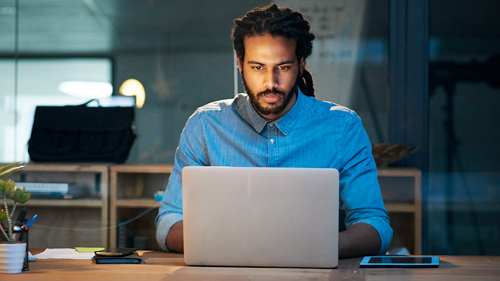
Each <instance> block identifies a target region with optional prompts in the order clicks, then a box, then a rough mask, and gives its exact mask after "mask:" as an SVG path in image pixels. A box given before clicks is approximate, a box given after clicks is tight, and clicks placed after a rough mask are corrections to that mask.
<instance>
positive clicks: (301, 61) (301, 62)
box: [299, 58, 306, 75]
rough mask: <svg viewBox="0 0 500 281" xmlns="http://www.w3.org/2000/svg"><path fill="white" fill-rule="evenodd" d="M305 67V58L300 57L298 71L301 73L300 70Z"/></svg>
mask: <svg viewBox="0 0 500 281" xmlns="http://www.w3.org/2000/svg"><path fill="white" fill-rule="evenodd" d="M305 67H306V59H305V58H301V59H300V61H299V73H300V74H301V75H302V72H303V71H304V68H305Z"/></svg>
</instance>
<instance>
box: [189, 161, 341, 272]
mask: <svg viewBox="0 0 500 281" xmlns="http://www.w3.org/2000/svg"><path fill="white" fill-rule="evenodd" d="M182 185H183V188H182V196H183V198H182V200H183V206H184V207H183V208H184V260H185V262H186V263H187V264H189V265H210V266H262V267H315V268H333V267H336V266H337V264H338V218H339V215H338V210H339V174H338V171H337V170H335V169H313V168H256V167H252V168H244V167H214V166H203V167H198V166H196V167H195V166H190V167H185V168H184V169H183V171H182Z"/></svg>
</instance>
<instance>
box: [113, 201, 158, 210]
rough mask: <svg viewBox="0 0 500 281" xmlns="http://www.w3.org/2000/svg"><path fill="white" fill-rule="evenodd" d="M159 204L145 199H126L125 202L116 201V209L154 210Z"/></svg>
mask: <svg viewBox="0 0 500 281" xmlns="http://www.w3.org/2000/svg"><path fill="white" fill-rule="evenodd" d="M160 204H161V202H158V201H154V200H147V199H126V200H116V202H115V206H116V207H127V208H154V207H160Z"/></svg>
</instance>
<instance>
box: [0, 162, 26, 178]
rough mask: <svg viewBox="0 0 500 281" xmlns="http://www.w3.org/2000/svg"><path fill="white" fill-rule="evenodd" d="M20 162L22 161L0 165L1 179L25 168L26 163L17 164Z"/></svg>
mask: <svg viewBox="0 0 500 281" xmlns="http://www.w3.org/2000/svg"><path fill="white" fill-rule="evenodd" d="M19 163H21V161H19V162H15V163H12V164H9V165H6V166H3V167H0V179H3V178H4V177H6V176H9V175H11V174H13V173H15V172H17V171H18V170H20V169H22V168H24V166H25V165H21V166H17V165H18V164H19Z"/></svg>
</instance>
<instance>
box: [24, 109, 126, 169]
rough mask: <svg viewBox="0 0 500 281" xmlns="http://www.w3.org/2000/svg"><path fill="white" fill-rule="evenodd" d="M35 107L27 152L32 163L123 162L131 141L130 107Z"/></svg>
mask: <svg viewBox="0 0 500 281" xmlns="http://www.w3.org/2000/svg"><path fill="white" fill-rule="evenodd" d="M91 101H93V100H90V101H88V102H86V103H84V104H82V105H73V106H37V107H36V111H35V119H34V121H33V129H32V130H31V138H30V140H29V142H28V153H29V155H30V158H31V160H32V161H35V162H111V163H123V162H125V160H126V159H127V157H128V154H129V152H130V148H131V147H132V143H133V142H134V139H135V132H134V108H133V107H101V106H99V107H87V104H88V103H90V102H91Z"/></svg>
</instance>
